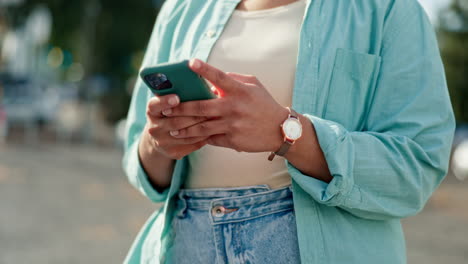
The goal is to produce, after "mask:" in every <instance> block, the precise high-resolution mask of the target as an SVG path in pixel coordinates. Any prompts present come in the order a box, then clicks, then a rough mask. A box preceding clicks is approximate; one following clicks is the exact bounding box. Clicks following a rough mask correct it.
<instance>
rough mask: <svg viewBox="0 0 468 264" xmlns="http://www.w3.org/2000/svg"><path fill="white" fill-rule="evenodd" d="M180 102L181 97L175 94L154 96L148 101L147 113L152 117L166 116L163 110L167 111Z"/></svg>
mask: <svg viewBox="0 0 468 264" xmlns="http://www.w3.org/2000/svg"><path fill="white" fill-rule="evenodd" d="M179 104H180V99H179V97H178V96H177V95H175V94H169V95H163V96H154V97H152V98H151V99H150V100H149V102H148V109H147V114H148V115H149V116H152V117H164V115H163V113H162V112H163V111H165V112H167V111H168V110H170V109H171V108H173V107H175V106H177V105H179Z"/></svg>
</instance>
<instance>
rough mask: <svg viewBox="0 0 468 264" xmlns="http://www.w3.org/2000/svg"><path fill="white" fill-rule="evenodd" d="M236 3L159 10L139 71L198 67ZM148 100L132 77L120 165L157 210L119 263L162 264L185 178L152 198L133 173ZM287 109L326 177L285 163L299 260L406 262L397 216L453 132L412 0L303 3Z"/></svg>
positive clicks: (416, 203)
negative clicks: (191, 63) (312, 142)
mask: <svg viewBox="0 0 468 264" xmlns="http://www.w3.org/2000/svg"><path fill="white" fill-rule="evenodd" d="M238 2H239V0H192V1H189V0H168V1H166V2H165V4H164V6H163V8H162V10H161V11H160V13H159V16H158V19H157V22H156V24H155V27H154V31H153V34H152V37H151V40H150V43H149V46H148V50H147V52H146V56H145V59H144V62H143V66H148V65H155V64H158V63H163V62H168V61H179V60H183V59H189V58H194V57H196V58H199V59H202V60H205V61H206V60H207V58H208V56H209V53H210V51H211V49H212V47H213V45H214V43H215V42H216V40H217V39H218V38H219V36H220V35H221V34H222V32H223V28H224V26H225V25H226V22H227V21H228V20H229V17H230V15H231V14H232V12H233V10H234V9H235V7H236V5H237V4H238ZM278 41H281V36H278ZM151 96H152V95H151V93H150V91H149V90H148V88H147V87H145V85H144V84H143V83H142V82H141V81H140V80H139V81H138V82H137V84H136V88H135V90H134V94H133V99H132V103H131V106H130V111H129V113H128V119H127V122H128V126H127V142H126V146H125V147H126V148H125V156H124V160H123V166H124V169H125V172H126V174H127V176H128V178H129V180H130V182H131V183H132V184H133V185H134V186H135V187H136V188H137V189H139V190H140V191H141V192H142V193H143V194H144V195H146V196H147V197H148V198H149V199H151V200H152V201H154V202H164V206H163V207H161V209H160V210H158V211H157V212H155V213H154V215H153V216H151V217H150V219H149V220H148V221H147V223H146V224H145V226H144V227H143V228H142V230H141V231H140V233H139V235H138V237H137V238H136V240H135V242H134V244H133V246H132V248H131V249H130V252H129V254H128V256H127V259H126V262H127V263H164V262H170V256H168V254H166V252H167V248H168V247H170V246H171V242H172V240H171V238H172V233H171V228H170V221H171V219H172V217H173V199H172V198H173V196H174V194H176V193H177V191H178V190H179V188H180V187H181V184H182V183H183V181H184V178H185V177H186V175H187V159H186V158H184V159H182V160H180V161H177V163H176V166H175V170H174V174H173V178H172V183H171V186H170V188H168V189H166V190H164V191H163V192H158V191H156V190H155V189H154V188H153V187H152V186H151V184H150V183H149V181H148V177H147V175H146V174H145V172H144V170H143V169H142V167H141V164H140V162H139V159H138V151H137V148H138V142H139V138H140V134H141V133H142V130H143V128H144V126H145V123H146V117H145V109H146V104H147V101H148V99H149V98H150V97H151ZM293 108H294V109H295V110H296V111H298V112H300V113H302V114H304V115H305V116H307V117H308V118H309V119H310V122H311V123H312V124H313V126H314V128H315V131H316V133H317V137H318V140H319V144H320V147H321V149H322V150H323V153H324V155H325V158H326V161H327V163H328V166H329V169H330V172H331V174H332V175H333V180H332V181H331V182H330V183H329V184H327V183H325V182H322V181H319V180H316V179H314V178H312V177H309V176H307V175H304V174H302V173H301V172H300V171H299V170H297V169H295V168H294V167H293V166H292V165H291V164H288V168H289V172H290V174H291V177H292V179H293V194H294V207H295V211H296V222H297V230H298V239H299V247H300V254H301V259H302V262H303V263H317V264H334V263H347V264H350V263H357V264H364V263H372V264H374V263H379V264H384V263H389V264H395V263H406V254H405V242H404V236H403V232H402V228H401V224H400V219H401V218H403V217H407V216H411V215H414V214H416V213H417V212H419V211H420V210H421V209H422V208H423V206H424V204H425V203H426V201H427V200H428V198H429V197H430V195H431V194H432V192H433V191H434V189H435V188H436V187H437V186H438V185H439V183H440V182H441V181H442V179H443V178H444V176H445V174H446V172H447V168H448V159H449V153H450V146H451V143H452V138H453V132H454V128H455V122H454V116H453V112H452V108H451V104H450V100H449V96H448V92H447V87H446V81H445V76H444V69H443V65H442V62H441V59H440V55H439V50H438V47H437V41H436V38H435V34H434V31H433V29H432V27H431V25H430V23H429V21H428V19H427V17H426V15H425V13H424V11H423V10H422V8H421V6H420V5H419V4H418V2H417V1H416V0H312V1H310V0H308V1H307V8H306V11H305V15H304V17H303V24H302V27H301V33H300V43H299V53H298V57H297V72H296V76H295V85H294V91H293ZM278 232H281V231H280V230H278ZM194 243H196V241H194Z"/></svg>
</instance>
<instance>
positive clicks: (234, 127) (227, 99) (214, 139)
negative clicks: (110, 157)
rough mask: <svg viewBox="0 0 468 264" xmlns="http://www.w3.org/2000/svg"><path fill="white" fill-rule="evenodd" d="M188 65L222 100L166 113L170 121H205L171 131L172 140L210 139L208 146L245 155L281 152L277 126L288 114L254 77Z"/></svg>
mask: <svg viewBox="0 0 468 264" xmlns="http://www.w3.org/2000/svg"><path fill="white" fill-rule="evenodd" d="M189 65H190V68H191V69H192V70H193V71H194V72H195V73H197V74H199V75H201V76H202V77H204V78H205V79H207V80H208V81H210V82H211V83H212V84H213V85H214V86H215V88H216V89H217V90H218V91H219V92H220V94H221V95H222V96H221V97H220V98H217V99H212V100H202V101H192V102H185V103H181V104H180V105H178V106H176V107H174V108H172V109H171V110H170V111H165V112H164V114H165V115H167V116H171V117H179V118H194V117H199V118H206V119H207V120H206V121H203V122H198V123H197V124H194V125H192V126H190V127H187V128H177V127H173V128H172V129H171V135H172V137H173V138H175V139H178V140H188V139H191V138H208V137H209V139H208V141H207V142H208V143H209V144H211V145H215V146H221V147H227V148H232V149H235V150H237V151H245V152H267V151H276V150H278V149H279V148H280V146H281V144H282V143H283V137H282V135H281V130H280V125H281V124H282V122H283V121H284V120H285V119H286V118H287V117H288V114H289V111H288V110H287V109H286V108H285V107H282V106H281V105H279V104H278V103H277V102H276V101H275V100H274V99H273V97H272V96H271V95H270V94H269V93H268V91H267V90H266V89H265V87H264V86H263V85H262V84H261V83H260V82H259V81H258V80H257V78H256V77H255V76H251V75H242V74H237V73H224V72H223V71H220V70H218V69H216V68H214V67H213V66H211V65H209V64H206V63H204V62H202V61H200V60H196V59H195V60H191V61H190V63H189ZM201 120H202V119H197V121H201Z"/></svg>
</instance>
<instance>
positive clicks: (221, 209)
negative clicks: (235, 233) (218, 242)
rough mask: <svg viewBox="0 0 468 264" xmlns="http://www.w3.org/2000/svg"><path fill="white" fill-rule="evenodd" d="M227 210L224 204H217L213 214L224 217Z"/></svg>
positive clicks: (212, 210) (212, 211)
mask: <svg viewBox="0 0 468 264" xmlns="http://www.w3.org/2000/svg"><path fill="white" fill-rule="evenodd" d="M225 211H226V208H224V206H221V205H217V206H215V207H213V208H212V209H211V215H213V216H214V217H222V216H223V215H224V212H225Z"/></svg>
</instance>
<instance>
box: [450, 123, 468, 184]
mask: <svg viewBox="0 0 468 264" xmlns="http://www.w3.org/2000/svg"><path fill="white" fill-rule="evenodd" d="M450 167H451V171H452V172H453V174H454V175H455V177H457V179H459V180H464V179H466V178H468V125H460V126H458V127H457V130H456V131H455V137H454V140H453V154H452V159H451V162H450Z"/></svg>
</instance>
